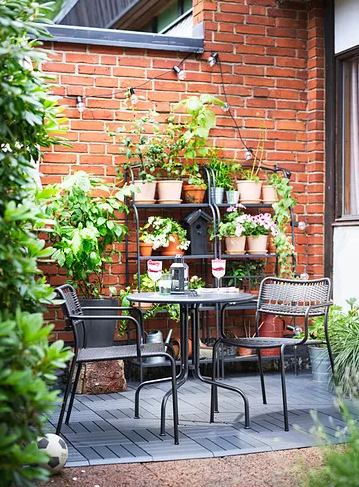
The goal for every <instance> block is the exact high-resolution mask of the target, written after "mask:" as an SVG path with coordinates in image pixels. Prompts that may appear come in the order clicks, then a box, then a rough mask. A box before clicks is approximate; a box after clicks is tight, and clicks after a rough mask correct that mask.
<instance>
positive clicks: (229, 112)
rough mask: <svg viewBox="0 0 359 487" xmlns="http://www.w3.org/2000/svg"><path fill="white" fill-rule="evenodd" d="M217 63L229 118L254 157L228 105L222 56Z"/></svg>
mask: <svg viewBox="0 0 359 487" xmlns="http://www.w3.org/2000/svg"><path fill="white" fill-rule="evenodd" d="M217 63H218V66H219V71H220V73H221V84H222V91H223V96H224V99H225V102H226V106H227V107H228V110H227V112H228V114H229V116H230V117H231V119H232V120H233V123H234V125H235V127H236V129H237V132H238V135H239V138H240V140H241V142H242V144H243V146H244V147H245V149H246V151H247V152H250V153H251V154H252V155H253V150H252V149H250V148H249V147H248V146H247V144H246V143H245V141H244V139H243V137H242V134H241V131H240V128H239V127H238V124H237V121H236V119H235V118H234V116H233V113H232V110H231V105H230V104H229V103H228V98H227V93H226V89H225V84H224V77H223V69H222V63H221V58H220V56H218V57H217Z"/></svg>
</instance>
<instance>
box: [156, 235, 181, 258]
mask: <svg viewBox="0 0 359 487" xmlns="http://www.w3.org/2000/svg"><path fill="white" fill-rule="evenodd" d="M172 237H173V240H174V242H172V240H170V241H169V244H168V247H164V248H163V250H162V252H161V254H162V255H177V254H181V255H183V254H184V251H183V250H182V249H180V248H178V246H179V244H180V242H179V240H178V237H177V235H172Z"/></svg>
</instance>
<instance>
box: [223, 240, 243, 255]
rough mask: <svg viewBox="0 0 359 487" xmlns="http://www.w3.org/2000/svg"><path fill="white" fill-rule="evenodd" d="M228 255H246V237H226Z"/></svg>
mask: <svg viewBox="0 0 359 487" xmlns="http://www.w3.org/2000/svg"><path fill="white" fill-rule="evenodd" d="M225 242H226V254H244V253H245V250H244V248H245V244H246V237H225Z"/></svg>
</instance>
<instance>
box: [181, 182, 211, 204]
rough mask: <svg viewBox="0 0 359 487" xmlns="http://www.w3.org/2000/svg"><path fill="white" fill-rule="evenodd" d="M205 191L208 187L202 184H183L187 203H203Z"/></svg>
mask: <svg viewBox="0 0 359 487" xmlns="http://www.w3.org/2000/svg"><path fill="white" fill-rule="evenodd" d="M205 193H206V189H205V188H203V187H201V186H198V185H194V184H184V185H183V199H184V201H185V203H203V200H204V195H205Z"/></svg>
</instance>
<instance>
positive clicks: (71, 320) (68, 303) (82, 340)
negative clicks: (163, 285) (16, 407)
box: [55, 284, 178, 444]
mask: <svg viewBox="0 0 359 487" xmlns="http://www.w3.org/2000/svg"><path fill="white" fill-rule="evenodd" d="M55 291H56V293H57V295H58V296H59V298H61V299H62V300H63V302H62V305H61V306H62V310H63V313H64V316H65V319H66V322H67V323H68V324H69V325H70V327H71V329H72V331H73V334H74V356H73V358H72V362H71V366H70V371H69V377H68V382H67V385H66V389H65V392H64V397H63V401H62V406H61V411H60V416H59V420H58V423H57V428H56V433H57V434H60V432H61V427H62V423H63V419H64V415H65V410H66V404H67V400H68V396H69V395H70V392H71V397H70V402H69V406H68V410H67V415H66V420H65V423H66V424H68V422H69V420H70V415H71V410H72V406H73V402H74V399H75V393H76V387H77V384H78V381H79V378H80V374H81V368H82V365H83V364H84V363H88V362H99V361H106V360H126V359H134V358H135V359H137V360H138V361H139V362H140V363H142V360H143V359H144V358H147V357H163V358H164V359H166V360H168V361H169V362H170V364H171V380H172V400H173V427H174V442H175V444H178V400H177V383H176V363H175V360H174V359H173V357H172V356H171V355H169V354H168V353H166V352H165V348H164V344H161V343H150V344H147V343H146V344H144V343H143V330H142V329H141V326H140V323H139V321H138V320H137V319H135V318H134V317H133V316H130V315H129V316H124V315H116V316H113V315H112V316H108V315H107V316H104V313H102V315H101V314H99V315H87V316H86V314H84V310H86V309H85V308H82V307H81V304H80V302H79V300H78V297H77V295H76V292H75V290H74V288H73V287H72V286H71V285H70V284H64V285H63V286H60V287H58V288H56V289H55ZM91 309H92V310H94V309H95V310H98V311H99V312H101V310H102V311H103V310H104V309H107V308H91ZM111 310H117V311H121V312H122V311H123V310H124V308H121V307H115V308H113V307H111ZM89 320H94V321H95V323H96V321H97V322H98V325H99V326H101V321H102V322H103V321H104V320H113V321H115V322H116V321H118V320H128V322H129V323H130V324H131V323H132V324H133V325H135V328H136V343H135V344H129V345H128V344H126V345H120V344H118V345H113V344H112V345H111V346H103V347H94V346H90V347H88V346H87V343H86V323H88V322H89ZM114 333H115V326H114ZM76 366H77V370H76V375H75V379H74V380H73V377H74V374H75V369H76ZM158 381H159V382H163V379H158ZM155 382H156V381H150V383H151V384H153V383H155ZM144 385H146V383H142V384H141V387H143V386H144ZM71 390H72V391H71Z"/></svg>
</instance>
